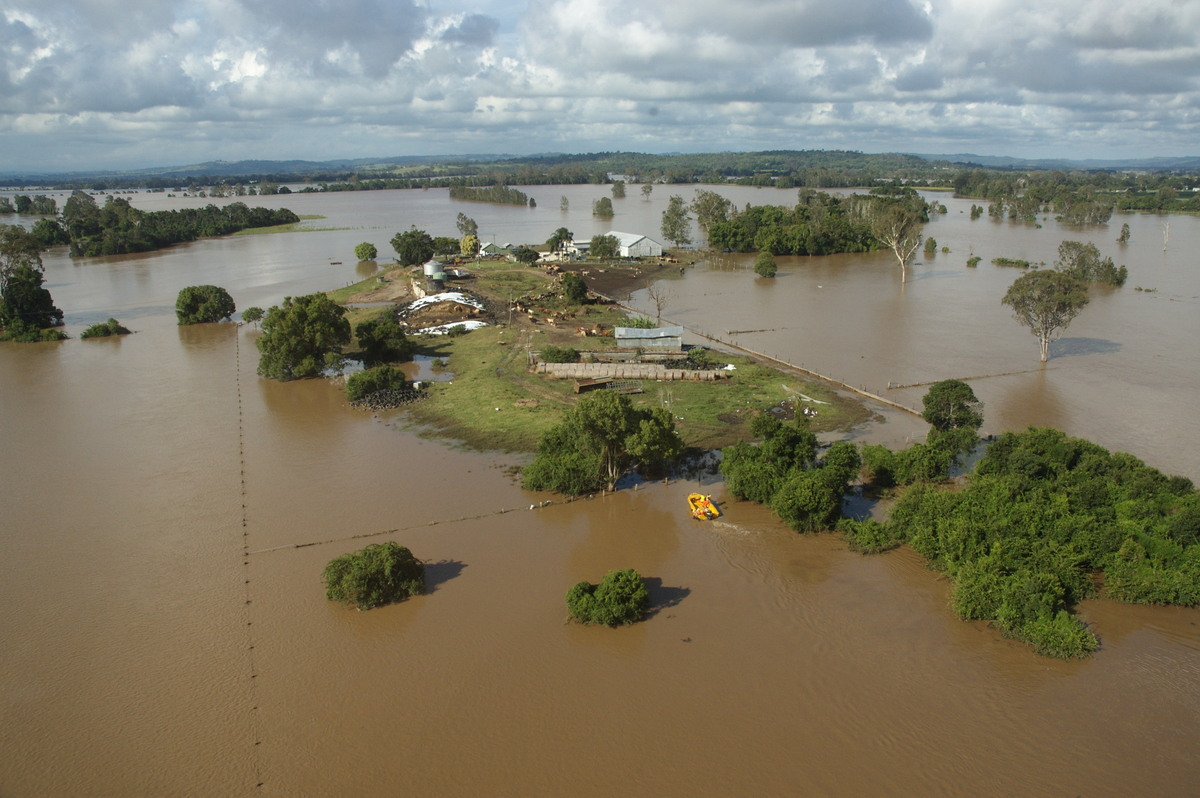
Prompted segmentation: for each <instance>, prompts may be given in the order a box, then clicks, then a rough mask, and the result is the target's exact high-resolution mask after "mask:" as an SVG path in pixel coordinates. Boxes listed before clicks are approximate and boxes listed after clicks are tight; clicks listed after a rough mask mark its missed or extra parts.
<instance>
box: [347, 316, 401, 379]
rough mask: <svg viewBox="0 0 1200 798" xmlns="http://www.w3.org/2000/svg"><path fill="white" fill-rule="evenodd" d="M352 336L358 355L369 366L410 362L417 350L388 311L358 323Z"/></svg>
mask: <svg viewBox="0 0 1200 798" xmlns="http://www.w3.org/2000/svg"><path fill="white" fill-rule="evenodd" d="M354 336H355V337H356V338H357V339H358V348H359V355H360V356H361V357H362V361H363V363H365V364H366V365H369V366H374V365H378V364H380V363H391V362H397V361H402V360H412V356H413V352H415V351H416V348H417V345H416V344H415V343H413V342H412V341H410V340H409V339H408V336H407V335H405V333H404V328H403V327H401V326H400V322H399V321H398V320H397V319H396V314H394V313H392V312H390V311H388V312H387V313H384V314H382V315H380V316H379V317H378V318H374V319H367V320H366V321H364V322H361V323H359V324H358V326H356V327H355V328H354Z"/></svg>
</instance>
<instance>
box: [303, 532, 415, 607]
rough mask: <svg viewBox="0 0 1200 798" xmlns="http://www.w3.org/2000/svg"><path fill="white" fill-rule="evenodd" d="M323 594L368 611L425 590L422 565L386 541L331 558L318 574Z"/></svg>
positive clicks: (406, 551)
mask: <svg viewBox="0 0 1200 798" xmlns="http://www.w3.org/2000/svg"><path fill="white" fill-rule="evenodd" d="M321 579H322V581H323V582H324V583H325V597H326V598H328V599H329V600H330V601H340V602H343V603H345V604H353V605H354V606H355V607H357V608H358V609H360V610H369V609H372V608H374V607H379V606H382V605H384V604H390V603H392V602H395V601H403V600H404V599H406V598H408V597H409V596H415V595H418V594H420V593H422V592H424V590H425V564H424V563H423V562H421V561H420V560H418V559H417V558H416V557H414V556H413V554H412V552H411V551H409V550H408V549H406V548H405V547H404V546H400V545H397V544H396V543H392V542H391V541H388V542H387V543H373V544H371V545H370V546H367V547H366V548H364V549H359V550H358V551H355V552H351V553H350V554H343V555H342V556H340V557H335V558H334V559H332V560H330V561H329V564H328V565H326V566H325V570H324V571H323V572H322V573H321Z"/></svg>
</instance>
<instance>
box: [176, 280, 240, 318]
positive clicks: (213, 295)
mask: <svg viewBox="0 0 1200 798" xmlns="http://www.w3.org/2000/svg"><path fill="white" fill-rule="evenodd" d="M236 312H237V305H235V304H234V303H233V297H231V296H230V295H229V292H228V291H226V290H225V289H224V288H222V287H221V286H219V285H189V286H187V287H186V288H183V289H181V290H180V291H179V296H177V297H176V298H175V316H176V318H178V319H179V323H180V324H208V323H209V322H215V321H221V320H222V319H231V318H233V314H234V313H236Z"/></svg>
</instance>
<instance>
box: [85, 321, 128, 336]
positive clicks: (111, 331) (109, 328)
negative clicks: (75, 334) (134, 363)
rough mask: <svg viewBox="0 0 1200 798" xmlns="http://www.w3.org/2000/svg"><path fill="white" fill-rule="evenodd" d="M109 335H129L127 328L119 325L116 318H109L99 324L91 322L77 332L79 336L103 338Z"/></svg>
mask: <svg viewBox="0 0 1200 798" xmlns="http://www.w3.org/2000/svg"><path fill="white" fill-rule="evenodd" d="M110 335H129V329H128V328H126V327H122V326H121V322H119V321H117V320H116V319H109V320H108V321H106V322H103V323H101V324H93V325H92V326H91V327H88V328H87V329H86V330H84V331H83V332H81V333H80V334H79V337H80V338H105V337H107V336H110Z"/></svg>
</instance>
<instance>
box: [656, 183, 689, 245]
mask: <svg viewBox="0 0 1200 798" xmlns="http://www.w3.org/2000/svg"><path fill="white" fill-rule="evenodd" d="M691 221H692V217H691V216H690V215H688V207H687V204H686V203H685V202H684V201H683V197H681V196H679V195H678V194H672V195H671V198H670V199H669V200H667V209H666V210H665V211H663V212H662V225H661V227H660V232H662V236H663V238H665V239H666V240H668V241H670V242H672V243H673V244H674V245H675V246H677V247H682V246H687V245H688V244H690V243H692V234H691V230H690V227H691Z"/></svg>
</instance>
